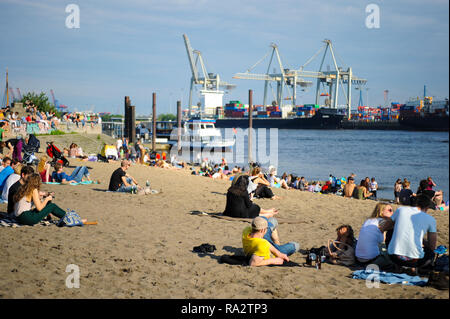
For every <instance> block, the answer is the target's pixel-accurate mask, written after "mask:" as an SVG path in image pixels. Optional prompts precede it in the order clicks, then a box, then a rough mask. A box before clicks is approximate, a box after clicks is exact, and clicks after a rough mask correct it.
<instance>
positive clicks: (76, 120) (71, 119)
mask: <svg viewBox="0 0 450 319" xmlns="http://www.w3.org/2000/svg"><path fill="white" fill-rule="evenodd" d="M101 122H102V119H101V117H100V116H99V114H96V113H87V112H66V113H63V114H62V115H61V116H58V114H57V113H56V112H53V111H47V112H43V111H41V110H39V109H38V107H37V106H36V105H35V104H34V103H33V101H30V100H26V101H25V104H24V105H23V112H22V111H21V112H18V111H15V110H14V109H11V108H10V107H6V108H3V109H0V125H1V128H0V141H2V138H4V136H2V132H3V131H6V130H9V131H11V132H16V133H17V134H23V133H24V132H27V131H28V129H27V125H29V124H30V125H31V124H33V125H35V126H36V127H37V128H39V132H41V133H46V132H48V131H49V130H51V129H58V128H59V127H61V125H63V124H64V125H66V126H69V125H71V124H73V125H76V127H85V126H86V125H90V126H91V127H93V126H94V125H96V124H101ZM34 130H35V128H34Z"/></svg>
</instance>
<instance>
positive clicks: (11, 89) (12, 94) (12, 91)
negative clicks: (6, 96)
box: [9, 88, 16, 102]
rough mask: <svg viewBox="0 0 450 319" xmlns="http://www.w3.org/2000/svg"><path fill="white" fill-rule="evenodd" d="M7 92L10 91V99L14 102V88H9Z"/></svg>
mask: <svg viewBox="0 0 450 319" xmlns="http://www.w3.org/2000/svg"><path fill="white" fill-rule="evenodd" d="M9 93H11V97H12V101H13V102H16V96H15V95H14V90H13V88H9Z"/></svg>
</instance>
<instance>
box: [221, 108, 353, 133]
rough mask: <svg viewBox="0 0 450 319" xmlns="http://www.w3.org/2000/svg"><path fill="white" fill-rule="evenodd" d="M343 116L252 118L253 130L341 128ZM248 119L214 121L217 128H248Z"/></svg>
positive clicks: (334, 114)
mask: <svg viewBox="0 0 450 319" xmlns="http://www.w3.org/2000/svg"><path fill="white" fill-rule="evenodd" d="M343 118H344V115H342V114H338V113H331V112H330V113H322V112H317V113H316V114H315V115H314V116H312V117H295V118H253V120H252V126H253V128H255V129H257V128H278V129H328V130H336V129H340V128H342V120H343ZM248 122H249V119H248V118H224V119H216V127H217V128H248V124H249V123H248Z"/></svg>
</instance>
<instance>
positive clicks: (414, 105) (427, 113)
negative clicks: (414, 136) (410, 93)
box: [398, 97, 449, 132]
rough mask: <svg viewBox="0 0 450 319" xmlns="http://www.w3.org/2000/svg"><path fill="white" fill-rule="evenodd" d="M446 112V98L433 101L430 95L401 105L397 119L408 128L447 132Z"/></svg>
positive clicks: (447, 110)
mask: <svg viewBox="0 0 450 319" xmlns="http://www.w3.org/2000/svg"><path fill="white" fill-rule="evenodd" d="M448 112H449V107H448V99H445V100H440V101H433V98H432V97H425V98H424V99H423V100H417V101H409V102H407V103H406V104H405V105H403V106H402V107H401V108H400V112H399V117H398V121H399V123H400V125H401V126H402V127H404V128H405V129H408V130H417V131H443V132H445V131H447V132H448V127H449V125H448V121H449V118H448Z"/></svg>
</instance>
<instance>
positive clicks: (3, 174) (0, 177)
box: [0, 157, 20, 193]
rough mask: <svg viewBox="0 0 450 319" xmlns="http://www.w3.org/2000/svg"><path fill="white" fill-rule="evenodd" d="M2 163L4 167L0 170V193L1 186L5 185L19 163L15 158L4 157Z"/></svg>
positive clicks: (0, 190) (1, 190)
mask: <svg viewBox="0 0 450 319" xmlns="http://www.w3.org/2000/svg"><path fill="white" fill-rule="evenodd" d="M2 164H3V165H4V168H3V169H2V170H1V171H0V193H1V192H3V188H4V187H5V184H6V180H7V179H8V177H9V176H10V175H12V174H14V169H15V167H16V166H17V165H19V164H20V163H19V162H18V161H17V160H15V159H12V160H11V159H9V158H7V157H6V158H4V159H3V162H2Z"/></svg>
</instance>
